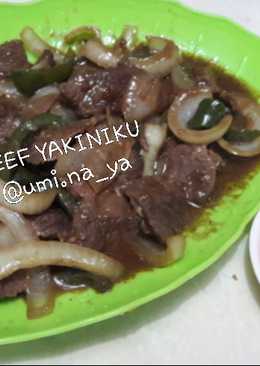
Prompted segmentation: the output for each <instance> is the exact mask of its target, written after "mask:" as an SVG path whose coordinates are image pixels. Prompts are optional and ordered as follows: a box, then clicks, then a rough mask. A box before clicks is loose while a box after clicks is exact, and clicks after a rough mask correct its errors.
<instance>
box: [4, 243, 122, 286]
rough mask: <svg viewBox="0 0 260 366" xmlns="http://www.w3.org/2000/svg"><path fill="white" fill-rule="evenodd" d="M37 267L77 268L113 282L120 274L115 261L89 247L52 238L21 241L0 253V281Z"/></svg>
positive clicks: (120, 269) (118, 264) (120, 268)
mask: <svg viewBox="0 0 260 366" xmlns="http://www.w3.org/2000/svg"><path fill="white" fill-rule="evenodd" d="M41 266H62V267H69V268H77V269H80V270H83V271H87V272H91V273H93V274H96V275H100V276H103V277H106V278H108V279H110V280H111V281H117V280H119V279H120V278H121V276H122V275H123V273H124V268H123V266H122V265H121V264H120V263H119V262H117V261H116V260H114V259H112V258H110V257H108V256H106V255H104V254H102V253H100V252H97V251H95V250H93V249H89V248H84V247H81V246H79V245H74V244H68V243H62V242H56V241H46V242H44V241H25V242H20V243H19V244H17V245H16V246H14V247H10V248H3V249H2V250H1V256H0V280H3V279H4V278H7V277H9V276H10V275H12V274H13V273H15V272H17V271H19V270H23V269H32V268H37V267H41Z"/></svg>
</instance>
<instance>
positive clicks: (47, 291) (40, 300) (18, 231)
mask: <svg viewBox="0 0 260 366" xmlns="http://www.w3.org/2000/svg"><path fill="white" fill-rule="evenodd" d="M0 221H2V222H3V223H4V225H5V226H4V227H3V228H2V229H1V230H0V253H1V255H2V249H3V248H5V249H6V251H7V252H8V251H9V250H10V248H12V247H13V248H16V247H18V246H19V244H18V243H19V242H20V241H29V242H30V241H32V240H35V239H36V235H35V233H34V232H33V229H32V227H31V226H30V224H29V223H28V222H27V220H26V219H25V218H24V217H23V216H22V215H20V214H18V213H16V212H13V211H11V210H8V209H7V208H4V207H2V206H0ZM10 245H12V247H11V246H10ZM28 277H29V284H28V288H27V291H26V301H27V304H28V315H29V318H35V317H39V316H40V315H44V314H47V313H49V312H51V311H52V310H53V307H54V297H53V296H52V295H53V294H52V290H53V286H52V278H51V274H50V270H49V268H47V267H41V268H36V269H31V270H29V271H28Z"/></svg>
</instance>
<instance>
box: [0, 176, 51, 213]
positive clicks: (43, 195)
mask: <svg viewBox="0 0 260 366" xmlns="http://www.w3.org/2000/svg"><path fill="white" fill-rule="evenodd" d="M4 187H5V183H4V182H3V181H1V180H0V205H2V206H4V207H6V208H9V209H10V210H12V211H15V212H18V213H21V214H25V215H39V214H41V213H42V212H44V211H46V210H47V209H48V208H49V207H50V206H51V205H52V204H53V202H54V200H55V198H56V196H57V191H56V190H55V189H52V190H49V191H44V192H40V193H32V194H31V195H27V194H25V193H24V198H23V200H22V201H21V202H19V203H10V202H8V201H7V200H6V198H5V195H4V189H5V188H4ZM8 200H9V199H8Z"/></svg>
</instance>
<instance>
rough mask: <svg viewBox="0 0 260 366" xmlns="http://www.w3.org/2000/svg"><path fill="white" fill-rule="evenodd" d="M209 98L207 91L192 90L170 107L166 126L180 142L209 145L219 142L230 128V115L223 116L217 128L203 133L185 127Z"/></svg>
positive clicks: (210, 95) (210, 96)
mask: <svg viewBox="0 0 260 366" xmlns="http://www.w3.org/2000/svg"><path fill="white" fill-rule="evenodd" d="M209 98H212V94H211V92H210V91H209V90H207V89H201V90H192V91H189V92H185V93H182V94H180V96H178V97H177V98H176V99H175V101H174V102H173V104H172V105H171V107H170V109H169V113H168V125H169V128H170V130H171V131H172V132H173V133H174V135H175V136H177V137H178V138H179V139H180V140H181V141H184V142H187V143H191V144H198V145H204V144H210V143H212V142H214V141H217V140H219V139H220V138H221V137H222V136H224V135H225V133H226V132H227V131H228V129H229V128H230V126H231V124H232V121H233V117H232V116H231V115H227V116H225V117H224V118H223V119H222V121H221V122H220V123H219V124H218V125H217V126H215V127H213V128H210V129H208V130H205V131H196V130H191V129H190V128H188V127H187V124H188V122H189V121H190V120H191V119H192V117H193V116H194V115H195V113H196V111H197V110H198V108H199V105H200V103H201V102H202V101H203V100H204V99H209Z"/></svg>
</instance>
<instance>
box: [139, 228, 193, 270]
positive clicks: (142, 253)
mask: <svg viewBox="0 0 260 366" xmlns="http://www.w3.org/2000/svg"><path fill="white" fill-rule="evenodd" d="M132 245H133V249H134V250H135V252H136V254H137V255H138V256H139V257H140V258H141V259H142V260H144V261H145V262H146V263H148V264H150V265H152V266H154V267H167V266H169V265H171V264H173V263H175V262H177V261H179V260H181V259H182V258H183V257H184V254H185V249H186V242H185V239H184V237H183V236H180V235H178V236H172V237H170V238H169V239H168V240H167V242H166V245H167V248H166V250H161V249H158V248H157V247H156V246H155V245H154V244H152V243H150V242H148V241H147V240H145V239H140V240H139V241H138V242H136V243H132Z"/></svg>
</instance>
